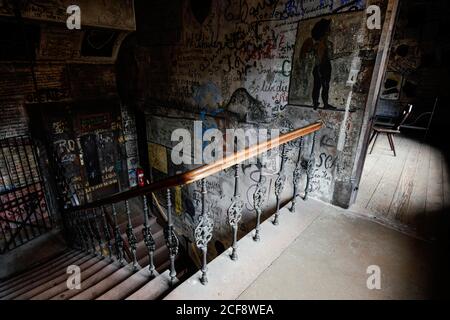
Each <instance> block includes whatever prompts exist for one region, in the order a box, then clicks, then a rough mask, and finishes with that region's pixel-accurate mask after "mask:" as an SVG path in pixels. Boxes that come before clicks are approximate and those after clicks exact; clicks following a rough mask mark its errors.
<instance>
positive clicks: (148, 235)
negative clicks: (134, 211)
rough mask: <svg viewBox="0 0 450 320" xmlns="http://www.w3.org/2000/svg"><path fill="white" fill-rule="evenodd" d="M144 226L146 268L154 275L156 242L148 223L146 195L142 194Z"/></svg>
mask: <svg viewBox="0 0 450 320" xmlns="http://www.w3.org/2000/svg"><path fill="white" fill-rule="evenodd" d="M143 198H144V228H143V229H142V234H143V235H144V242H145V246H146V247H147V250H148V256H149V266H148V270H149V271H150V276H152V277H154V276H155V264H154V261H153V259H154V255H155V250H156V243H155V240H154V239H153V235H152V230H151V228H150V224H149V220H148V218H149V208H148V203H147V197H146V196H145V195H144V196H143Z"/></svg>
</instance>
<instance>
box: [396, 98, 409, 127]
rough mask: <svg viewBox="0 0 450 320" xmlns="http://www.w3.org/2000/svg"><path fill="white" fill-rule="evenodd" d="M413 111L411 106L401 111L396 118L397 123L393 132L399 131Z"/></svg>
mask: <svg viewBox="0 0 450 320" xmlns="http://www.w3.org/2000/svg"><path fill="white" fill-rule="evenodd" d="M412 109H413V105H412V104H408V106H407V107H406V108H405V109H403V112H402V114H401V116H400V117H398V119H397V121H396V122H395V125H394V128H395V130H400V127H401V126H402V125H403V124H404V123H405V121H406V119H408V117H409V115H410V114H411V112H412Z"/></svg>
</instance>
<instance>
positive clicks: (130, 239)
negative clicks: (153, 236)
mask: <svg viewBox="0 0 450 320" xmlns="http://www.w3.org/2000/svg"><path fill="white" fill-rule="evenodd" d="M125 208H126V213H127V218H128V223H127V230H126V232H127V239H128V243H129V245H130V249H131V254H132V255H133V270H136V269H137V266H138V262H137V258H136V249H137V239H136V236H135V235H134V231H133V224H132V223H131V211H130V206H129V204H128V200H125Z"/></svg>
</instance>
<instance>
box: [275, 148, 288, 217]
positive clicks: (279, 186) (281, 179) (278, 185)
mask: <svg viewBox="0 0 450 320" xmlns="http://www.w3.org/2000/svg"><path fill="white" fill-rule="evenodd" d="M286 160H287V150H286V145H284V144H283V147H282V151H281V165H280V171H279V173H278V178H277V180H275V196H276V199H277V202H276V203H277V204H276V207H277V211H276V212H275V218H274V219H273V224H274V225H278V217H279V216H280V197H281V193H282V192H283V189H284V184H285V182H286V175H285V174H284V164H285V162H286Z"/></svg>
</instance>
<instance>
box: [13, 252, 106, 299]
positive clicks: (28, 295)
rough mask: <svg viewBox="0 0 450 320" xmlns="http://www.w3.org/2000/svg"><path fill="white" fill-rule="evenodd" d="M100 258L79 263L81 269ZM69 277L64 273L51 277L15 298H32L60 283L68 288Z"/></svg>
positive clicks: (88, 266) (93, 263)
mask: <svg viewBox="0 0 450 320" xmlns="http://www.w3.org/2000/svg"><path fill="white" fill-rule="evenodd" d="M99 261H100V260H99V259H98V258H96V257H92V258H91V259H89V260H87V261H85V262H83V263H82V264H81V265H78V266H79V267H80V270H87V269H89V268H90V267H91V266H93V265H95V264H96V263H98V262H99ZM68 278H69V274H67V273H64V274H62V275H60V276H59V277H55V278H53V279H51V280H50V281H47V282H45V283H43V284H42V285H40V286H38V287H35V288H34V289H31V290H28V291H26V292H25V293H23V294H21V295H19V296H16V297H15V298H14V299H15V300H28V299H31V298H32V297H34V296H36V295H38V294H40V293H43V292H45V291H47V290H49V289H52V288H54V287H57V286H58V285H59V284H61V283H62V284H64V285H65V287H66V288H67V284H66V282H67V279H68Z"/></svg>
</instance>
